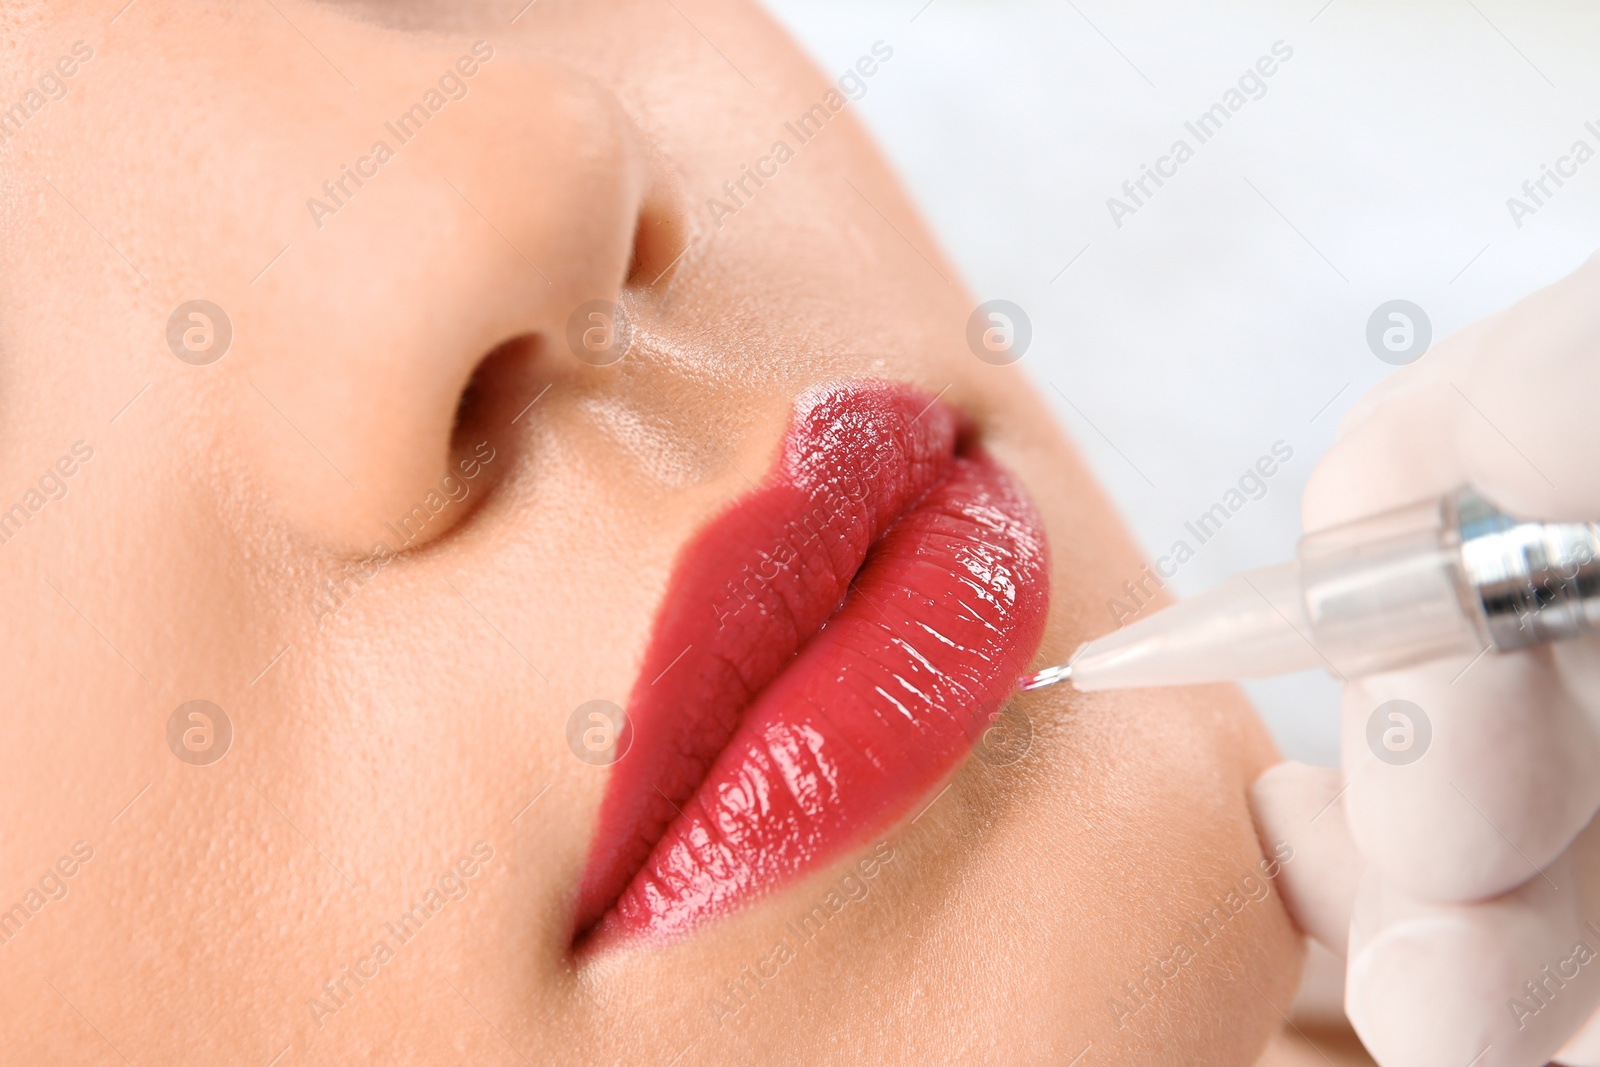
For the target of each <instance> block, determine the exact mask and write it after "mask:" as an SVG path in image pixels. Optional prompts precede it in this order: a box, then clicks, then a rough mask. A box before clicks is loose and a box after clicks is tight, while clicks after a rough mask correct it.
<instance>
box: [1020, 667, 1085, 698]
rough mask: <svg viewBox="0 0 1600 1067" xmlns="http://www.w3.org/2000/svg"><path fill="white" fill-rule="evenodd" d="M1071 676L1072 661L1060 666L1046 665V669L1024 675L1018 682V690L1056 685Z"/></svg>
mask: <svg viewBox="0 0 1600 1067" xmlns="http://www.w3.org/2000/svg"><path fill="white" fill-rule="evenodd" d="M1071 677H1072V664H1070V663H1063V664H1062V665H1061V666H1059V667H1046V668H1045V669H1044V670H1042V671H1038V672H1036V673H1034V674H1025V675H1023V676H1022V678H1021V679H1020V680H1019V681H1018V682H1017V692H1019V693H1027V692H1029V691H1031V690H1034V689H1043V688H1045V687H1046V686H1050V685H1055V684H1056V683H1057V682H1065V681H1067V680H1068V679H1070V678H1071Z"/></svg>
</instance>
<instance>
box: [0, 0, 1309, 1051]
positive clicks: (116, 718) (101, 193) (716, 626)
mask: <svg viewBox="0 0 1600 1067" xmlns="http://www.w3.org/2000/svg"><path fill="white" fill-rule="evenodd" d="M121 2H122V0H111V2H96V3H93V4H90V3H73V4H51V5H50V6H49V7H48V8H46V7H45V6H44V5H42V4H41V5H33V4H18V3H9V4H6V5H5V7H4V12H5V26H4V29H5V45H4V47H5V49H6V52H5V60H4V64H3V67H0V70H3V83H0V86H3V93H0V108H5V109H8V110H5V111H4V112H3V113H0V133H3V136H4V141H3V147H0V180H3V208H0V210H3V212H4V240H3V241H0V256H3V257H4V268H3V269H4V284H3V289H0V300H3V311H0V360H3V374H4V378H3V381H4V388H3V389H0V435H3V436H0V508H3V509H6V510H5V511H4V513H3V515H0V596H3V603H4V604H5V605H6V610H5V611H4V613H3V614H0V628H3V637H0V661H3V667H4V669H3V677H4V678H5V679H6V680H7V689H8V700H7V707H8V709H9V710H8V714H7V716H6V735H7V736H6V740H7V743H6V744H5V745H4V746H3V747H0V798H3V810H4V812H5V815H6V818H5V819H4V821H3V823H0V841H3V848H0V908H8V909H10V910H9V911H6V912H5V913H4V914H0V1004H3V1005H5V1007H4V1008H3V1009H0V1013H3V1031H4V1034H5V1040H4V1041H3V1042H0V1047H3V1049H4V1050H5V1058H6V1059H7V1061H8V1062H17V1063H24V1062H28V1063H35V1062H45V1061H70V1062H84V1063H87V1062H115V1061H116V1060H117V1058H118V1056H119V1055H120V1057H121V1058H123V1059H125V1060H127V1061H129V1062H133V1063H156V1062H165V1063H172V1062H178V1061H180V1060H190V1061H201V1060H226V1061H228V1062H244V1063H258V1064H261V1065H267V1064H294V1063H301V1062H323V1063H348V1062H360V1061H363V1060H369V1061H380V1060H381V1061H384V1062H396V1063H400V1062H404V1063H418V1064H423V1063H457V1062H462V1061H463V1060H467V1059H473V1060H478V1059H481V1060H482V1061H484V1062H503V1063H515V1062H518V1061H519V1060H521V1061H525V1062H539V1063H571V1064H589V1063H645V1064H649V1063H656V1064H663V1065H665V1064H685V1065H687V1064H698V1063H732V1062H775V1063H780V1062H781V1063H805V1064H818V1063H833V1062H841V1063H842V1062H862V1061H870V1062H891V1063H927V1062H938V1063H947V1062H956V1061H957V1060H958V1059H959V1060H962V1061H968V1062H984V1063H1003V1064H1014V1063H1024V1062H1052V1063H1074V1064H1084V1065H1090V1064H1095V1063H1105V1064H1110V1063H1129V1062H1141V1063H1156V1062H1162V1063H1184V1064H1194V1063H1215V1064H1228V1065H1235V1064H1239V1063H1242V1062H1247V1061H1249V1060H1250V1059H1251V1058H1253V1056H1254V1055H1255V1054H1256V1053H1257V1052H1258V1051H1259V1049H1260V1048H1261V1046H1262V1045H1263V1043H1264V1042H1265V1040H1266V1037H1267V1034H1268V1032H1269V1031H1270V1030H1271V1029H1273V1028H1275V1027H1276V1025H1277V1024H1278V1022H1279V1014H1278V1008H1282V1007H1285V1006H1286V1003H1287V1000H1288V997H1289V995H1290V994H1291V992H1292V990H1293V984H1294V980H1295V970H1296V966H1297V964H1296V960H1297V951H1298V949H1297V947H1296V946H1297V943H1298V942H1297V938H1296V937H1295V935H1294V934H1293V932H1292V930H1291V928H1290V926H1289V925H1288V921H1287V919H1286V917H1285V915H1284V912H1283V911H1282V909H1281V907H1280V905H1279V902H1278V899H1277V896H1276V894H1275V893H1273V892H1272V888H1271V881H1270V877H1267V875H1270V874H1272V873H1275V871H1276V865H1275V863H1274V862H1273V861H1274V860H1282V859H1283V858H1284V857H1283V856H1278V857H1274V856H1273V855H1272V851H1271V843H1268V845H1267V849H1266V852H1265V853H1264V852H1263V848H1262V846H1261V845H1259V844H1258V842H1257V840H1256V837H1255V834H1254V832H1253V830H1252V827H1251V823H1250V820H1249V816H1248V813H1247V808H1246V803H1245V791H1246V788H1247V786H1248V783H1249V782H1250V781H1251V780H1252V779H1253V777H1254V776H1255V774H1256V773H1257V772H1258V771H1259V770H1260V769H1261V768H1262V767H1263V766H1264V765H1265V763H1266V762H1268V761H1269V760H1270V758H1271V751H1270V747H1269V745H1268V743H1267V741H1266V740H1265V739H1264V736H1263V734H1262V732H1261V730H1260V729H1259V727H1258V726H1257V725H1256V723H1255V722H1254V720H1253V718H1252V716H1251V715H1250V714H1249V712H1248V710H1247V708H1246V707H1245V705H1244V704H1243V703H1242V702H1241V701H1240V700H1239V698H1238V697H1237V695H1236V694H1235V693H1234V692H1233V691H1232V690H1229V689H1224V688H1220V687H1219V688H1211V689H1204V690H1193V691H1151V692H1145V693H1133V694H1118V695H1096V696H1093V697H1089V696H1081V695H1078V694H1074V693H1070V692H1067V691H1065V690H1064V689H1062V688H1057V689H1052V690H1044V691H1041V692H1039V693H1036V694H1030V695H1029V696H1028V697H1026V698H1021V699H1019V700H1018V701H1016V702H1014V703H1013V704H1011V705H1009V706H1006V705H1005V700H1004V698H1005V695H1006V692H1007V691H1008V689H1009V686H1010V679H1011V677H1012V676H1013V675H1014V674H1015V673H1016V672H1017V671H1019V670H1021V669H1023V668H1025V667H1027V666H1030V665H1031V666H1034V667H1037V666H1042V665H1045V664H1047V663H1055V662H1060V661H1062V660H1063V659H1065V658H1066V657H1067V656H1068V655H1069V654H1070V653H1071V651H1072V650H1073V649H1074V648H1075V647H1076V645H1077V644H1078V643H1079V642H1080V641H1082V640H1084V639H1086V638H1088V637H1091V636H1095V635H1096V634H1098V633H1100V632H1102V631H1104V630H1105V629H1108V628H1109V627H1110V625H1111V622H1112V620H1111V616H1110V614H1109V613H1108V611H1107V608H1106V601H1107V598H1108V597H1110V596H1112V595H1119V594H1120V593H1121V590H1122V585H1123V582H1124V580H1135V581H1137V580H1139V579H1140V578H1141V577H1142V574H1143V567H1142V561H1141V560H1140V558H1139V556H1138V554H1137V552H1136V551H1135V549H1134V548H1133V546H1132V545H1131V544H1130V543H1129V541H1128V539H1127V536H1126V534H1125V533H1124V531H1123V530H1122V528H1121V527H1120V525H1119V524H1118V522H1117V520H1116V518H1115V517H1114V516H1113V514H1112V513H1111V511H1110V509H1109V507H1108V505H1107V503H1106V501H1105V500H1104V499H1103V497H1102V496H1101V495H1100V493H1099V491H1098V490H1097V489H1096V488H1095V486H1094V484H1093V482H1092V481H1091V479H1090V478H1089V476H1088V475H1087V474H1086V472H1085V470H1084V468H1083V467H1082V465H1081V464H1080V462H1079V461H1078V459H1077V457H1076V456H1075V454H1074V453H1073V452H1072V450H1071V449H1070V448H1069V447H1068V445H1067V444H1066V442H1065V440H1064V439H1063V438H1062V436H1061V434H1060V433H1059V432H1058V431H1057V429H1056V428H1055V427H1054V426H1053V425H1052V423H1051V420H1050V418H1049V416H1048V414H1047V412H1046V410H1045V408H1044V406H1043V405H1042V404H1040V403H1039V401H1038V400H1037V399H1036V398H1035V396H1034V395H1033V393H1032V391H1031V389H1030V388H1029V386H1028V384H1027V382H1026V379H1025V378H1024V377H1023V375H1022V373H1021V371H1020V370H1019V369H1018V368H1017V367H1016V366H1002V365H995V364H994V363H993V362H989V361H985V360H983V359H980V358H978V356H977V355H976V354H975V352H977V351H985V352H986V354H987V350H985V349H983V346H982V336H981V334H982V326H983V325H984V323H983V322H982V321H981V320H980V328H979V329H978V331H977V334H978V338H977V340H976V341H969V333H968V324H969V318H970V317H971V316H972V314H973V301H972V298H971V297H969V296H968V295H967V294H966V293H965V292H964V291H963V289H962V288H961V286H960V284H959V282H958V281H957V278H956V274H955V272H954V270H953V269H952V267H951V266H950V265H949V264H948V263H947V262H946V261H945V260H944V259H943V258H942V256H941V255H940V253H939V252H938V250H937V248H936V246H935V244H934V241H933V239H932V238H931V236H930V235H929V234H928V232H927V231H926V229H925V228H924V227H923V226H922V224H921V223H920V222H919V221H918V219H917V217H916V215H915V213H914V212H913V211H912V209H911V208H910V206H909V205H908V203H907V201H906V199H905V197H904V195H903V194H902V192H901V191H900V189H899V187H898V186H897V184H896V182H895V180H894V178H893V177H892V176H891V175H890V174H889V172H888V171H887V169H886V168H885V166H884V165H883V163H882V161H881V160H880V159H879V158H878V157H877V155H876V154H875V152H874V151H873V149H872V147H871V145H870V144H869V142H868V141H867V139H866V137H865V135H864V134H863V132H862V129H861V127H860V125H859V124H858V122H857V120H856V118H855V117H854V115H853V114H852V105H851V101H852V99H853V98H858V97H860V96H861V95H863V94H864V93H866V92H870V91H872V90H873V87H874V84H875V81H886V80H890V79H893V78H894V76H895V59H894V56H895V55H896V54H897V52H898V51H899V50H901V49H911V48H914V47H915V38H914V36H912V35H911V34H909V33H904V34H901V35H900V36H899V37H897V33H899V30H900V28H901V27H902V26H903V25H904V23H903V22H902V20H901V19H900V17H899V16H898V15H897V16H896V17H894V18H888V17H887V16H886V18H885V29H884V31H883V35H882V37H881V39H879V40H863V41H862V42H861V50H860V51H861V60H860V62H859V63H857V64H856V65H854V66H853V67H852V68H851V70H850V71H849V72H844V71H829V72H826V73H825V74H821V73H819V72H818V71H816V70H815V69H813V68H812V67H811V66H810V65H808V64H807V63H806V62H805V61H804V60H803V59H802V58H801V57H800V55H799V53H798V52H797V50H796V49H795V47H794V46H793V44H792V43H790V42H789V41H788V40H787V39H786V38H785V36H784V35H783V34H782V33H781V32H780V31H778V30H777V29H776V28H775V27H774V26H773V25H772V24H771V23H770V22H769V21H768V20H767V19H766V18H765V17H764V16H763V15H762V14H761V13H760V11H759V10H758V9H757V8H756V7H754V6H753V5H749V4H745V3H740V2H737V0H705V2H695V3H688V2H679V3H659V2H655V0H651V2H643V0H641V2H637V3H635V2H630V0H619V2H617V3H614V4H610V5H604V6H602V5H596V4H578V3H562V2H559V0H541V2H538V3H531V4H528V5H527V6H526V7H523V6H522V3H521V0H506V2H500V0H496V2H493V3H488V2H485V3H481V4H473V5H465V6H464V5H461V4H446V3H443V2H441V3H439V4H438V5H437V7H432V6H429V5H418V6H415V7H403V8H402V7H394V8H391V7H389V6H387V5H380V4H377V3H372V4H363V5H360V6H355V5H352V6H349V7H342V8H341V7H335V6H327V5H317V4H310V3H305V2H302V0H271V2H267V3H259V4H256V3H250V4H201V3H192V2H184V3H175V2H174V0H135V2H134V3H132V4H130V5H129V6H127V7H125V8H122V10H120V11H119V10H118V8H119V7H120V5H121ZM519 8H520V10H519ZM779 144H782V145H783V146H784V147H783V149H782V150H779V149H778V147H777V146H778V145H779ZM951 147H952V150H953V151H969V150H973V147H972V146H965V145H952V146H951ZM752 175H754V176H752ZM618 308H620V311H618V310H615V309H618ZM819 500H823V501H824V502H828V507H827V508H826V509H824V511H823V512H821V513H818V518H817V520H816V522H817V524H818V525H816V526H815V527H814V528H813V527H807V528H805V532H803V533H802V532H801V530H802V527H803V526H804V520H803V516H805V515H807V514H810V513H811V512H812V511H814V510H815V508H814V505H815V504H816V503H817V502H818V501H819ZM797 524H798V525H797ZM891 527H892V528H891ZM802 542H803V543H802ZM752 561H753V562H754V563H755V564H756V568H755V570H754V571H753V572H752V571H748V570H746V569H745V566H746V565H747V564H749V563H751V562H752ZM752 575H754V577H752ZM841 603H842V606H841ZM941 613H942V614H941ZM729 619H732V620H733V621H732V622H729V621H728V620H729ZM880 619H881V621H879V620H880ZM929 620H934V621H935V622H937V623H938V625H933V624H931V623H930V622H929ZM939 620H943V621H939ZM917 627H921V629H922V631H925V632H926V634H928V635H930V636H928V637H927V641H926V643H925V644H924V645H923V646H922V649H920V650H919V648H918V647H916V646H917V642H918V641H920V640H922V639H921V638H917V639H916V640H912V639H910V638H907V637H906V636H905V635H906V634H908V633H911V632H912V631H913V630H915V629H916V628H917ZM962 627H966V628H967V629H965V630H963V629H962ZM951 634H956V635H957V637H956V638H955V639H950V640H946V638H948V637H949V636H950V635H951ZM678 643H681V644H682V645H683V646H684V647H683V649H682V651H681V652H679V651H678V650H677V647H676V646H677V644H678ZM941 643H942V644H941ZM935 645H939V647H937V648H936V647H935ZM944 646H948V647H944ZM796 650H799V655H798V656H795V655H794V653H795V652H796ZM896 657H899V658H898V659H897V658H896ZM912 660H915V661H916V662H915V663H913V662H912ZM875 671H877V672H880V674H881V677H880V674H874V673H873V672H875ZM919 671H922V672H925V673H924V674H919V673H918V672H919ZM874 679H878V681H881V683H882V684H881V685H879V684H877V682H874ZM919 679H920V681H919ZM923 682H926V683H927V684H926V685H924V684H922V683H923ZM883 685H888V686H890V687H891V688H893V687H894V686H899V687H900V688H896V689H894V692H893V693H889V692H886V691H884V689H883V688H882V686H883ZM902 690H904V691H902ZM874 692H877V693H879V694H881V696H882V699H881V700H879V699H878V697H875V696H873V693H874ZM195 702H202V703H195ZM592 702H602V703H592ZM1003 706H1006V707H1007V710H1005V711H1004V712H1003V713H1002V712H1001V708H1002V707H1003ZM621 707H626V708H627V709H629V717H628V718H627V719H626V722H627V726H626V728H625V731H624V734H623V737H622V741H621V743H620V744H619V743H617V741H616V739H615V738H613V737H612V736H611V735H610V734H609V733H608V731H610V730H612V729H613V727H614V725H615V723H616V722H618V721H619V720H618V719H617V717H616V709H617V708H621ZM891 707H892V708H894V709H898V711H899V712H900V713H902V714H903V716H904V721H903V722H897V721H893V716H892V715H889V714H888V712H886V711H885V709H886V708H891ZM930 709H938V711H939V714H941V715H943V716H944V718H943V719H940V720H939V721H938V722H934V715H933V712H932V711H930ZM991 713H993V714H994V715H997V716H998V719H996V720H994V721H995V726H994V728H993V729H991V730H990V731H989V732H987V733H984V734H983V737H982V739H981V740H980V742H979V750H978V752H977V754H976V756H975V757H974V758H970V759H969V758H965V757H966V749H967V747H968V744H969V742H970V740H971V739H972V737H974V736H975V735H977V734H979V733H981V732H982V731H983V730H984V728H985V727H987V726H989V723H990V721H991V720H990V716H991ZM886 716H887V717H886ZM872 730H882V731H886V732H884V733H882V734H872V733H871V731H872ZM897 731H898V732H897ZM785 738H786V739H787V741H786V742H784V743H780V741H782V739H785ZM785 744H788V747H787V748H785V747H784V745H785ZM622 749H625V752H624V754H623V755H622V756H621V758H620V759H616V758H615V756H616V753H617V752H618V751H619V750H622ZM791 757H792V759H791ZM763 759H766V760H767V761H768V762H767V764H763V763H762V760H763ZM794 761H800V762H799V763H796V762H794ZM806 761H809V762H806ZM800 763H804V766H800ZM758 764H760V766H758ZM768 764H770V765H768ZM763 767H764V768H765V770H763ZM797 768H798V769H797ZM763 774H765V777H763ZM778 785H782V786H784V789H783V790H779V791H778V792H777V793H774V792H773V791H772V790H773V789H776V788H777V786H778ZM768 787H771V789H769V788H768ZM808 790H809V792H808ZM657 798H659V799H657ZM775 813H776V814H775ZM1264 856H1265V859H1264ZM730 858H731V859H730ZM721 861H729V862H727V863H724V864H723V865H722V866H720V867H719V862H721ZM1290 862H1292V860H1290ZM1264 872H1265V873H1264ZM1274 1005H1276V1007H1275V1006H1274ZM1074 1057H1078V1058H1077V1059H1074Z"/></svg>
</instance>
